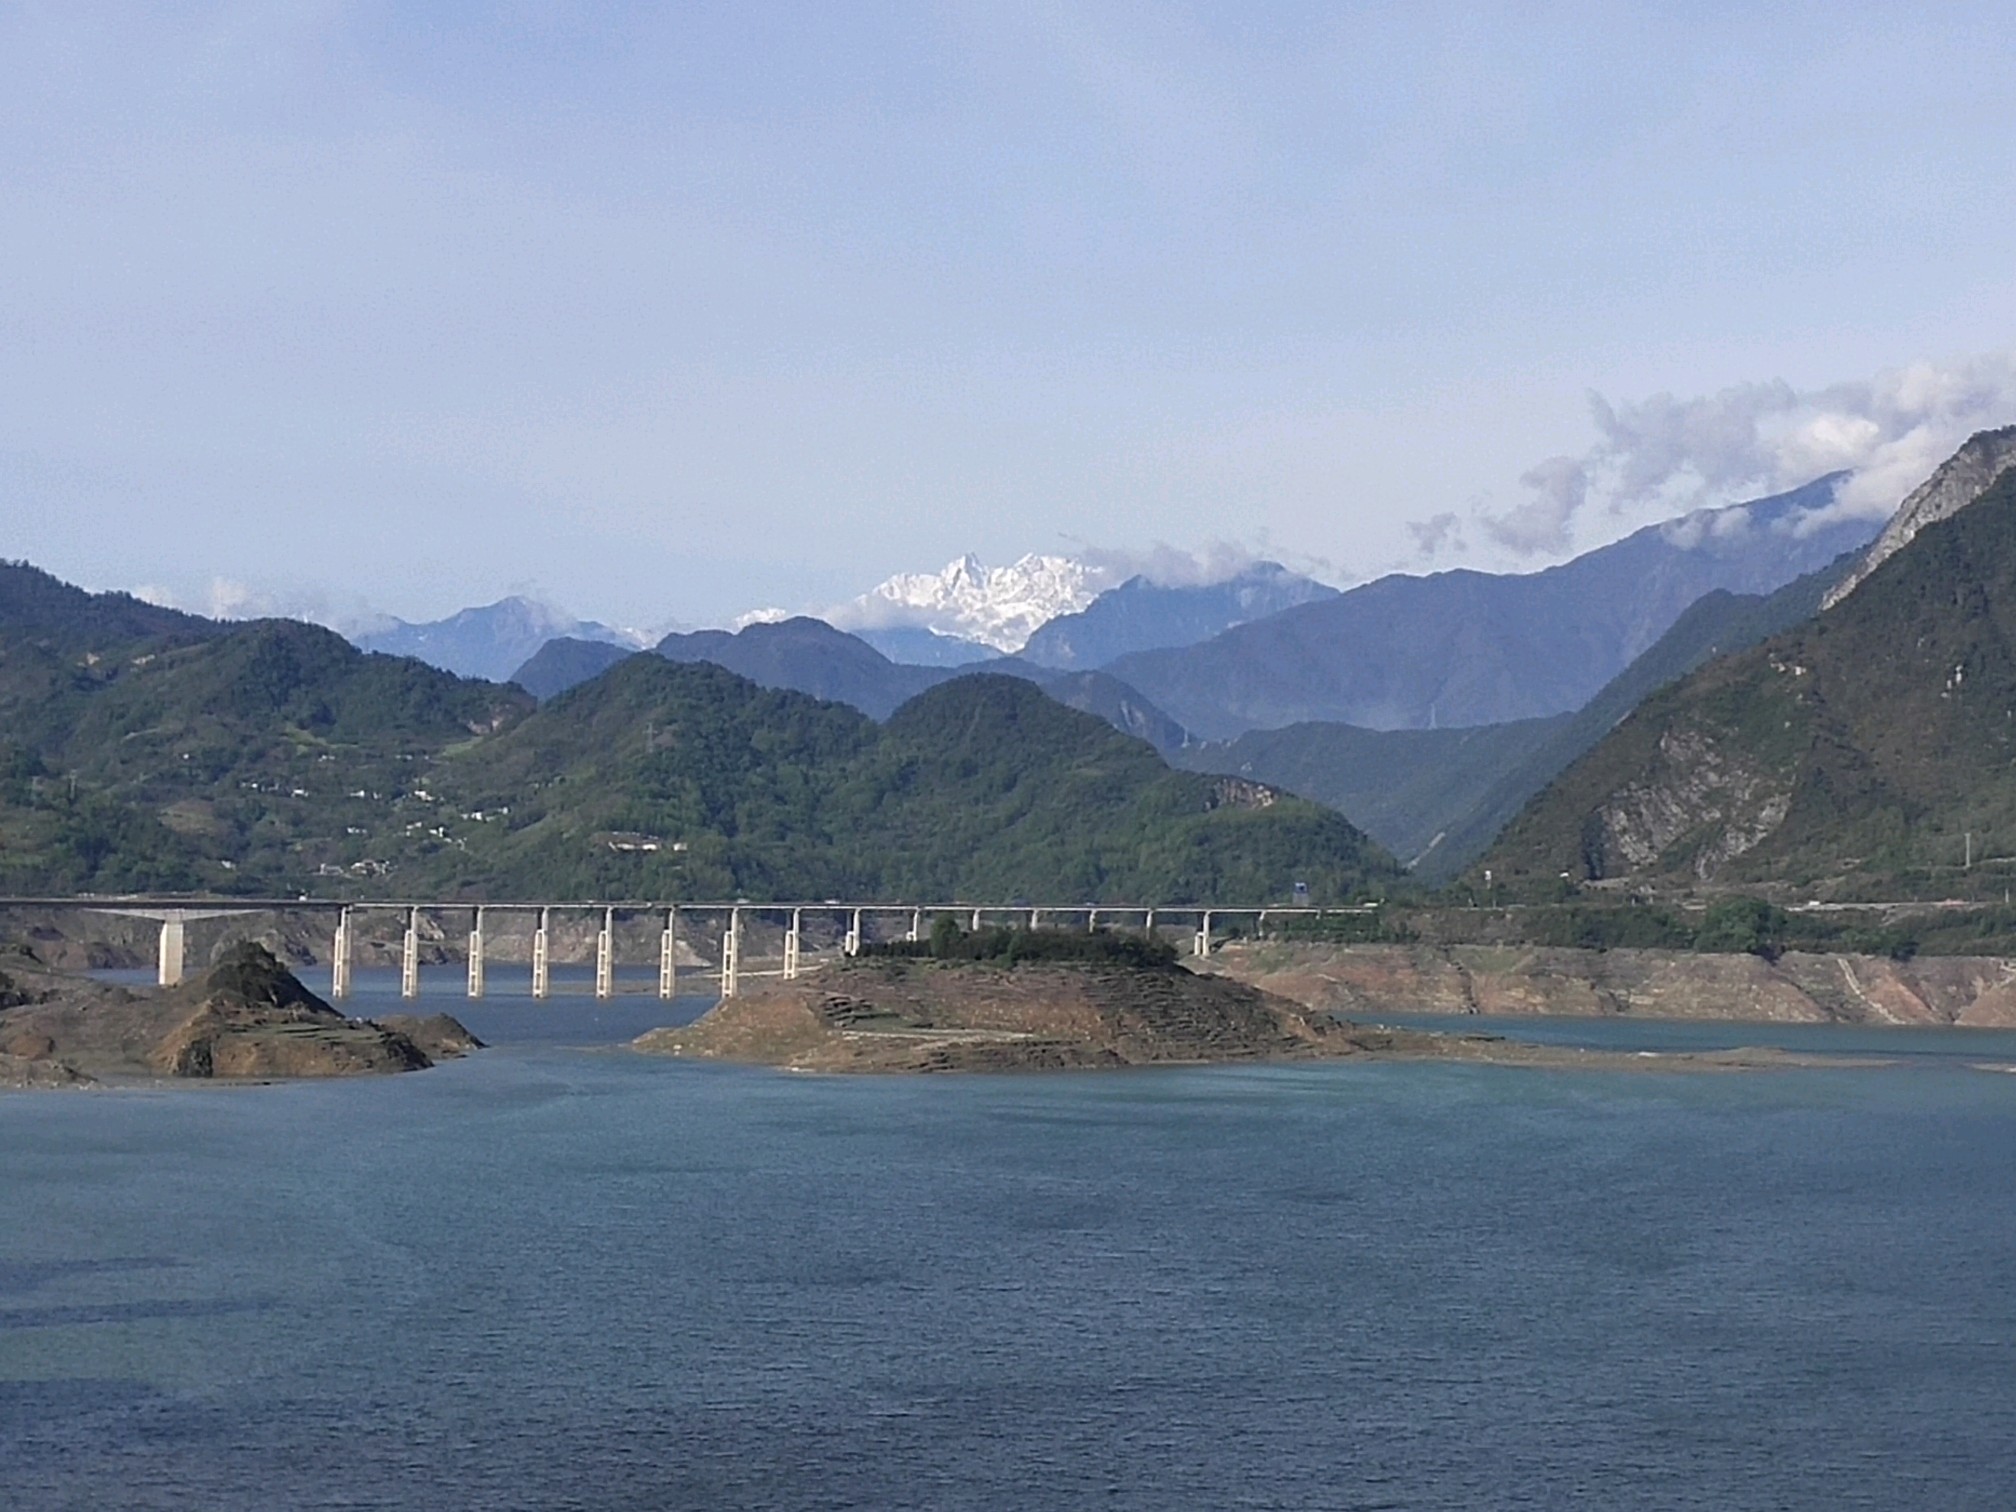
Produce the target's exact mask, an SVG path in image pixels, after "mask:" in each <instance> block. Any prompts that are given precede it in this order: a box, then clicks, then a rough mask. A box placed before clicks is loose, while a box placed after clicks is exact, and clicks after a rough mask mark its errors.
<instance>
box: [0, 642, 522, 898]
mask: <svg viewBox="0 0 2016 1512" xmlns="http://www.w3.org/2000/svg"><path fill="white" fill-rule="evenodd" d="M197 624H199V625H206V626H208V625H210V622H208V621H197ZM78 645H79V643H78V642H76V641H73V642H72V643H71V644H70V645H69V646H68V647H66V648H64V649H61V650H57V649H52V647H51V646H50V645H48V644H47V643H45V642H43V641H41V640H39V639H30V638H29V637H27V636H25V635H23V634H22V633H20V632H19V631H17V630H15V629H13V627H11V626H10V625H8V624H7V623H6V622H5V621H4V620H0V732H4V734H0V740H4V743H5V751H4V755H0V770H6V771H9V772H11V773H12V776H11V778H10V779H9V780H7V781H6V782H5V783H4V785H0V888H5V889H6V890H9V891H42V890H49V891H76V890H90V891H100V892H104V891H123V890H132V889H157V888H158V889H176V890H181V889H194V890H232V891H251V892H272V891H287V890H303V889H306V888H308V887H310V886H313V885H314V884H315V882H316V881H317V880H318V875H317V874H318V872H319V871H320V870H321V869H322V868H323V867H325V866H340V865H346V864H347V863H348V862H349V861H352V860H355V859H360V858H358V857H357V856H356V855H355V854H354V853H355V852H356V850H357V849H358V846H359V843H360V842H361V841H363V840H365V839H367V838H369V839H375V840H378V841H379V842H380V843H381V844H382V845H384V846H386V847H387V848H392V849H395V850H397V851H398V852H399V853H400V854H401V855H402V856H410V855H411V854H412V853H413V852H414V851H415V849H416V844H417V838H419V837H420V832H415V834H414V835H410V836H409V834H408V832H407V829H406V825H407V824H408V823H409V822H411V820H410V818H409V817H408V816H407V815H406V814H405V813H404V812H403V810H404V808H406V807H410V804H409V803H408V795H410V793H411V791H412V790H413V789H415V788H420V787H422V786H423V785H424V779H423V778H422V777H421V776H420V775H419V774H420V773H422V772H424V771H425V770H426V769H428V768H429V767H430V766H431V765H432V763H433V762H435V761H436V760H437V759H439V758H440V757H441V755H442V754H443V753H444V752H446V751H448V750H449V749H451V748H452V747H454V746H455V745H457V744H459V743H464V742H469V741H472V740H474V739H476V738H477V737H478V736H479V735H483V734H488V733H490V732H493V731H495V730H497V729H501V728H504V727H506V726H508V725H509V724H511V723H512V722H513V721H515V720H516V719H517V718H519V717H520V716H522V714H523V713H524V712H525V711H526V710H527V709H529V708H530V707H531V700H530V699H529V698H527V697H526V696H525V695H524V694H523V693H521V692H519V691H518V690H517V689H513V688H501V687H496V686H494V685H492V684H488V683H479V682H471V681H467V680H464V679H461V678H457V677H453V676H451V675H449V674H447V673H444V672H437V671H435V670H434V669H433V668H431V667H427V666H424V665H422V664H421V663H419V662H415V661H411V660H408V659H405V658H401V657H390V656H375V655H365V654H364V653H361V652H359V651H357V650H355V649H353V648H352V647H351V646H350V645H349V644H348V643H347V642H346V641H344V640H343V639H342V637H340V636H338V635H335V634H333V633H332V632H330V631H327V630H322V629H319V628H317V627H315V626H313V625H304V624H299V623H296V622H294V621H291V620H269V621H255V622H253V623H250V624H245V625H238V626H210V628H209V631H208V632H207V633H206V634H204V635H202V636H200V637H195V638H192V637H190V636H188V635H186V634H182V633H179V632H178V633H176V634H171V635H168V636H164V637H155V638H151V639H142V640H137V641H128V642H126V643H125V644H124V645H123V646H122V647H121V649H120V650H119V652H118V654H117V655H112V654H107V653H101V652H83V651H80V650H79V649H78ZM422 830H423V831H424V826H422ZM353 831H354V833H353Z"/></svg>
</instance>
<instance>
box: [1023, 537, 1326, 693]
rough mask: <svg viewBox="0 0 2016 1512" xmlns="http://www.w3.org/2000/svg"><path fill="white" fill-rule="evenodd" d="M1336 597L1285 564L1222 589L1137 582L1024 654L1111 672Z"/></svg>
mask: <svg viewBox="0 0 2016 1512" xmlns="http://www.w3.org/2000/svg"><path fill="white" fill-rule="evenodd" d="M1336 596H1337V590H1336V589H1335V588H1332V587H1330V586H1329V585H1328V584H1327V583H1319V582H1317V581H1315V580H1314V579H1313V578H1306V577H1303V576H1301V575H1300V574H1298V573H1293V572H1290V571H1289V570H1288V569H1287V568H1286V567H1283V566H1282V565H1281V564H1280V563H1279V562H1256V563H1254V564H1253V565H1252V566H1251V567H1248V568H1247V569H1246V570H1245V571H1243V572H1241V573H1239V574H1237V575H1236V576H1234V577H1229V578H1226V579H1224V580H1223V581H1221V582H1216V583H1208V584H1201V585H1193V586H1186V587H1174V588H1172V587H1165V586H1163V585H1162V584H1159V583H1153V582H1150V581H1149V580H1148V579H1147V578H1145V577H1131V578H1129V579H1128V580H1127V581H1126V582H1124V583H1122V584H1121V585H1120V586H1119V587H1117V588H1109V589H1107V590H1106V591H1105V592H1104V593H1102V594H1100V595H1099V597H1097V598H1096V599H1094V600H1093V601H1092V602H1091V603H1090V604H1087V605H1086V606H1085V607H1084V608H1083V609H1081V610H1079V611H1078V612H1077V613H1075V614H1060V615H1058V616H1057V617H1056V618H1055V619H1052V620H1050V621H1049V622H1048V623H1046V624H1045V625H1044V626H1043V627H1042V628H1041V629H1039V630H1038V631H1037V632H1036V633H1035V634H1034V635H1032V636H1030V637H1029V640H1028V643H1027V644H1026V645H1024V646H1023V648H1022V652H1021V654H1022V656H1023V658H1024V659H1025V660H1028V661H1033V662H1035V663H1037V664H1038V665H1039V666H1045V667H1063V668H1073V667H1103V666H1105V665H1106V664H1107V663H1108V662H1110V661H1113V660H1114V659H1115V658H1117V657H1121V656H1125V655H1127V654H1128V653H1129V652H1132V651H1158V650H1162V649H1164V648H1165V647H1170V646H1194V645H1196V644H1197V643H1198V642H1199V641H1204V640H1209V639H1210V638H1211V637H1212V636H1214V635H1217V634H1219V633H1220V632H1221V631H1224V630H1229V629H1231V628H1232V626H1234V625H1243V624H1246V623H1247V622H1248V621H1250V620H1257V619H1265V618H1266V617H1267V616H1268V615H1270V614H1279V613H1280V612H1281V611H1282V610H1283V609H1292V608H1294V607H1295V606H1296V605H1297V604H1306V603H1310V602H1313V601H1314V600H1317V599H1326V598H1335V597H1336Z"/></svg>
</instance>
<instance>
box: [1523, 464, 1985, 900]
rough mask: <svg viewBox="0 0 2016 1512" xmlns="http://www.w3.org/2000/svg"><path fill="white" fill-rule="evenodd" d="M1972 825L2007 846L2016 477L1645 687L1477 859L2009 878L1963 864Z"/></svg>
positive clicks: (1824, 878)
mask: <svg viewBox="0 0 2016 1512" xmlns="http://www.w3.org/2000/svg"><path fill="white" fill-rule="evenodd" d="M1973 444H1974V443H1970V446H1971V445H1973ZM1963 455H1964V453H1963ZM1970 833H1971V834H1972V835H1973V836H1974V840H1973V842H1972V845H1973V850H1974V854H1975V855H1976V856H1977V857H1983V856H1986V857H2000V856H2006V855H2009V854H2011V853H2012V852H2016V472H2005V473H2003V474H2002V476H2001V478H2000V480H1999V481H1998V482H1996V483H1995V484H1994V485H1993V486H1992V487H1990V488H1989V489H1988V490H1987V491H1986V492H1985V493H1983V494H1981V495H1980V497H1979V498H1978V499H1976V501H1975V502H1974V503H1972V504H1970V505H1968V506H1967V507H1965V508H1964V509H1962V510H1960V512H1959V513H1957V514H1954V515H1952V516H1951V517H1950V518H1947V519H1944V520H1940V521H1938V522H1937V523H1934V524H1931V525H1928V526H1927V527H1926V528H1925V529H1923V530H1922V531H1920V532H1919V534H1918V535H1917V536H1916V537H1915V538H1914V539H1913V540H1912V541H1911V543H1910V544H1909V545H1908V546H1906V547H1904V548H1903V549H1902V550H1900V551H1898V552H1897V553H1896V555H1894V556H1892V557H1891V558H1890V559H1889V560H1888V561H1886V562H1885V563H1883V564H1882V566H1880V567H1879V568H1877V569H1876V571H1875V572H1873V573H1872V574H1870V576H1869V577H1868V578H1867V579H1866V580H1864V581H1863V582H1862V584H1861V585H1860V586H1859V587H1858V588H1856V590H1855V591H1854V592H1853V593H1851V594H1849V595H1848V596H1847V597H1846V598H1845V599H1842V600H1841V601H1840V602H1839V603H1837V604H1835V605H1834V606H1833V607H1832V608H1830V609H1828V610H1826V611H1824V612H1823V613H1821V614H1820V615H1819V616H1818V617H1816V618H1814V619H1812V620H1809V621H1807V622H1806V623H1804V624H1802V625H1800V626H1798V627H1797V628H1795V629H1793V630H1790V631H1788V632H1786V633H1784V634H1781V635H1778V636H1774V637H1773V638H1771V639H1770V640H1768V641H1766V642H1765V643H1764V644H1762V645H1760V646H1758V647H1756V648H1754V649H1752V650H1750V651H1746V652H1744V653H1741V654H1739V655H1736V656H1732V657H1725V658H1722V659H1720V660H1718V661H1714V662H1711V663H1709V664H1708V665H1707V666H1705V667H1703V668H1701V669H1700V670H1699V671H1697V672H1695V673H1693V674H1692V675H1690V676H1689V677H1687V678H1685V679H1683V680H1682V681H1680V682H1678V683H1676V684H1674V685H1672V686H1670V687H1668V688H1666V689H1664V690H1662V691H1661V692H1659V693H1657V694H1655V695H1654V696H1653V697H1652V698H1650V699H1648V700H1647V701H1646V702H1645V703H1644V704H1643V705H1641V706H1640V707H1639V709H1638V710H1637V711H1636V712H1635V713H1634V714H1632V715H1631V717H1630V718H1628V719H1626V720H1625V721H1624V722H1623V723H1622V724H1620V725H1619V726H1618V727H1617V728H1616V729H1615V730H1614V731H1613V732H1612V733H1611V734H1610V735H1609V736H1608V737H1607V738H1606V739H1604V740H1603V741H1602V742H1600V743H1599V744H1598V745H1597V746H1596V747H1595V748H1594V749H1593V750H1591V751H1589V752H1588V754H1587V755H1585V756H1584V757H1583V758H1582V759H1581V760H1580V761H1578V762H1576V763H1575V764H1574V765H1573V766H1572V767H1570V768H1569V769H1568V770H1567V771H1566V772H1564V773H1563V774H1562V776H1561V777H1560V778H1559V779H1558V780H1557V781H1556V782H1555V783H1554V784H1553V785H1552V786H1551V787H1550V788H1549V789H1548V790H1547V791H1546V792H1545V793H1544V794H1542V795H1541V797H1540V798H1539V799H1538V800H1537V801H1536V802H1535V803H1534V804H1533V805H1532V806H1531V807H1530V808H1528V809H1527V810H1526V811H1525V812H1524V813H1523V814H1522V815H1521V816H1520V817H1519V819H1518V820H1517V821H1516V822H1515V823H1514V824H1513V825H1512V826H1511V827H1510V828H1509V829H1508V830H1507V831H1506V833H1505V835H1504V837H1503V838H1502V839H1501V840H1500V842H1499V843H1498V845H1497V846H1496V847H1494V848H1493V850H1492V851H1491V853H1490V855H1489V856H1488V857H1487V858H1486V860H1487V863H1488V864H1489V865H1491V866H1492V868H1493V869H1494V871H1495V872H1496V873H1497V874H1498V875H1499V876H1500V877H1501V878H1507V879H1512V880H1514V881H1515V882H1516V881H1519V880H1522V879H1539V880H1545V879H1552V878H1556V877H1558V875H1559V874H1560V873H1563V872H1566V873H1568V874H1569V875H1570V876H1571V877H1573V878H1579V879H1588V880H1611V879H1628V880H1631V881H1633V882H1639V883H1649V884H1658V885H1666V886H1680V885H1689V884H1698V883H1715V884H1726V883H1734V882H1746V883H1777V884H1782V885H1783V886H1785V887H1787V888H1789V889H1795V890H1797V891H1800V892H1811V891H1831V892H1833V893H1836V894H1839V895H1844V896H1849V895H1860V896H1874V895H1883V894H1890V895H1897V896H1911V895H1923V894H1927V893H1935V894H1943V893H1947V892H1959V891H1967V890H1974V891H1980V890H1982V889H1984V888H1987V889H1990V890H1996V889H2000V888H2001V887H2002V886H2003V885H2004V883H2005V881H2006V880H2007V877H2008V874H2007V872H2006V871H2004V870H2002V869H2001V868H1999V867H1996V866H1993V865H1990V866H1985V867H1977V868H1975V869H1974V870H1973V871H1972V872H1966V871H1963V869H1962V868H1963V864H1964V862H1965V860H1966V859H1967V855H1968V849H1969V841H1968V840H1967V838H1966V837H1967V836H1968V835H1969V834H1970Z"/></svg>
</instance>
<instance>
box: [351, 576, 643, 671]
mask: <svg viewBox="0 0 2016 1512" xmlns="http://www.w3.org/2000/svg"><path fill="white" fill-rule="evenodd" d="M562 636H565V637H568V638H571V639H574V640H588V641H606V642H608V643H610V644H612V645H619V646H623V647H625V648H626V649H628V650H632V651H636V650H640V649H642V647H643V645H644V642H643V641H642V640H640V639H639V638H637V637H636V636H633V635H631V634H629V633H628V632H626V631H622V630H612V629H611V628H610V627H609V626H607V625H601V624H597V623H595V622H594V621H593V620H578V619H575V618H574V617H573V616H572V615H569V614H565V613H562V612H561V611H560V610H558V609H555V608H553V607H551V606H550V605H547V604H541V603H538V602H537V601H535V600H533V599H528V598H520V597H516V596H514V597H511V598H504V599H499V600H498V601H497V602H496V603H494V604H485V605H483V606H482V607H480V608H476V609H463V610H460V611H458V612H457V613H455V614H451V615H449V616H448V617H447V618H446V619H439V620H430V621H427V622H425V623H422V624H412V623H409V622H407V621H405V620H393V621H392V622H391V623H390V624H389V625H386V626H382V627H377V628H373V629H371V630H368V631H360V632H358V633H357V634H354V635H352V636H351V637H350V639H351V641H352V643H353V644H355V645H356V647H357V648H358V649H359V650H360V651H381V652H383V653H385V654H386V655H388V656H412V657H417V658H419V659H420V660H421V661H424V662H426V663H427V664H428V665H429V666H431V667H439V668H440V669H441V670H442V671H444V672H453V673H455V674H456V675H457V676H458V677H480V678H482V679H484V680H485V681H486V682H504V681H506V680H508V679H509V678H510V677H511V675H512V673H514V672H515V671H516V670H517V669H518V668H519V667H521V666H523V665H524V663H525V661H526V660H527V658H529V657H531V656H532V655H533V654H534V653H536V652H537V651H538V650H539V648H540V647H541V646H543V645H545V644H546V642H547V641H549V640H554V639H556V638H558V637H562Z"/></svg>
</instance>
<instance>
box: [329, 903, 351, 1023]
mask: <svg viewBox="0 0 2016 1512" xmlns="http://www.w3.org/2000/svg"><path fill="white" fill-rule="evenodd" d="M329 996H330V997H332V998H334V999H335V1000H336V1001H337V1002H339V1003H340V1002H342V1001H343V1000H344V999H345V998H347V997H349V996H350V910H349V909H347V908H346V909H343V910H342V911H341V912H340V913H338V914H337V915H336V940H335V943H334V944H332V945H331V946H330V947H329Z"/></svg>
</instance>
